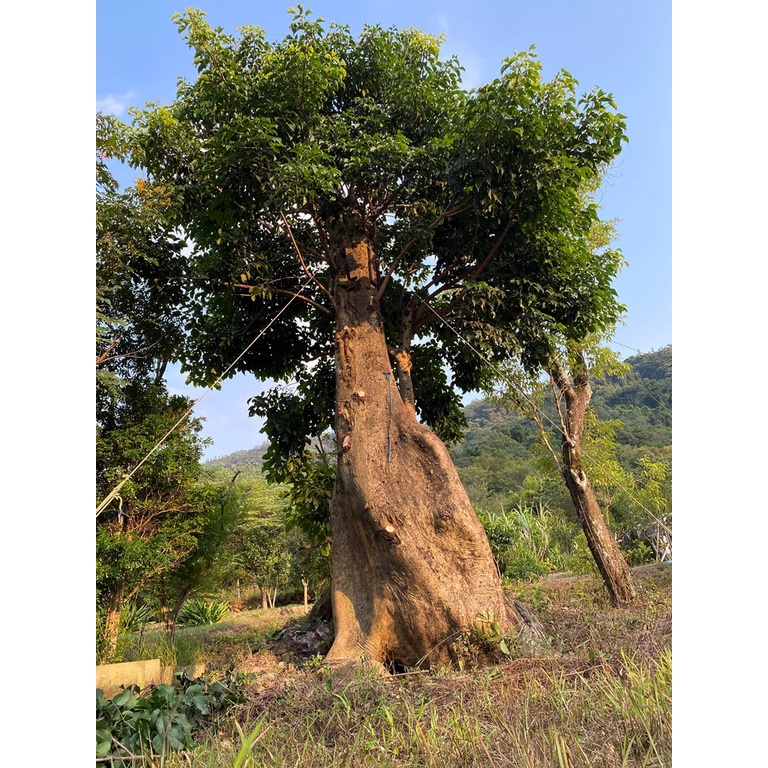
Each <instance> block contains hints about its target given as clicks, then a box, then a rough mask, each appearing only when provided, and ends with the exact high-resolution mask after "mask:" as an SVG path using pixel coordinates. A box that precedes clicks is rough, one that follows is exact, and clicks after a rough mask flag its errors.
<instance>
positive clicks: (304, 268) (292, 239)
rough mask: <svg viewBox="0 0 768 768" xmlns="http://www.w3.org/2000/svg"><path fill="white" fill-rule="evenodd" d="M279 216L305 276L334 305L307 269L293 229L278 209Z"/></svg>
mask: <svg viewBox="0 0 768 768" xmlns="http://www.w3.org/2000/svg"><path fill="white" fill-rule="evenodd" d="M280 216H281V218H282V220H283V224H285V226H286V228H287V229H288V235H289V237H290V238H291V242H292V243H293V247H294V248H295V249H296V255H297V256H298V257H299V261H300V262H301V267H302V269H303V270H304V274H306V276H307V277H308V278H310V279H311V280H312V281H313V282H314V283H315V284H316V285H317V287H318V288H320V290H321V291H322V292H323V293H324V294H325V295H326V296H327V297H328V298H329V299H330V300H331V305H332V306H335V304H334V301H333V296H331V293H330V291H329V290H328V289H327V288H326V287H325V286H324V285H323V284H322V283H321V282H320V281H319V280H318V279H317V278H316V277H315V276H314V275H313V274H312V273H311V272H310V271H309V269H307V265H306V264H305V263H304V257H303V256H302V255H301V249H300V248H299V245H298V243H297V242H296V238H295V237H294V236H293V230H292V229H291V225H290V224H289V223H288V219H287V218H286V217H285V213H283V211H280ZM318 306H319V305H318Z"/></svg>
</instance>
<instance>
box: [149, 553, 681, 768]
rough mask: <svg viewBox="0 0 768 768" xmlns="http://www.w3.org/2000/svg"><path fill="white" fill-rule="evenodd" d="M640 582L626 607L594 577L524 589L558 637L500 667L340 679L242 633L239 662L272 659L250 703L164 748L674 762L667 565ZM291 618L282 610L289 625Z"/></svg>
mask: <svg viewBox="0 0 768 768" xmlns="http://www.w3.org/2000/svg"><path fill="white" fill-rule="evenodd" d="M638 586H639V588H640V589H639V593H640V599H639V600H638V602H637V604H636V605H633V606H632V607H630V608H623V609H618V610H617V609H612V608H610V606H609V605H608V601H607V599H605V597H604V596H603V592H602V586H601V585H600V583H599V582H598V581H597V580H596V579H594V578H592V577H586V578H572V579H553V580H542V581H539V582H537V583H536V584H534V585H519V586H518V587H517V588H513V589H512V591H513V592H514V593H515V596H516V597H517V598H518V599H522V600H526V601H527V602H528V603H529V605H531V606H532V607H533V608H534V610H535V612H536V614H537V616H538V617H539V619H540V620H541V622H542V625H543V626H544V627H545V629H546V631H547V634H548V635H549V637H550V647H549V649H548V650H547V652H546V653H543V654H541V655H539V656H537V657H535V658H518V659H515V660H512V661H507V662H505V663H502V664H499V665H498V666H494V667H486V668H476V669H465V670H463V671H458V670H436V671H429V672H422V671H415V670H414V671H411V672H410V673H407V674H404V675H400V676H393V677H391V678H387V679H382V678H377V677H373V676H371V675H369V674H363V673H359V674H358V676H357V677H355V678H354V679H352V680H351V681H349V682H347V683H345V684H341V683H340V682H339V680H338V679H332V678H331V677H329V673H328V671H327V670H325V669H324V668H323V667H322V666H321V665H319V664H317V663H310V664H306V663H305V664H298V663H296V664H285V663H284V662H280V661H279V660H278V659H277V658H276V657H274V655H273V654H272V655H271V651H270V650H269V649H268V648H265V647H264V645H263V644H262V646H261V650H260V651H259V652H258V653H257V654H256V656H254V655H253V654H249V656H248V657H247V658H246V657H245V656H244V655H243V653H242V647H241V646H240V645H239V643H238V642H235V641H231V642H230V641H227V642H229V645H228V648H229V649H230V650H232V651H234V652H235V656H236V657H237V658H238V659H240V661H239V662H238V661H236V664H242V665H244V667H243V668H247V667H248V665H250V667H251V669H255V667H256V666H258V665H262V672H263V674H262V675H261V677H258V678H257V679H256V681H255V682H254V683H253V684H252V687H251V688H250V689H249V693H248V700H247V702H246V703H245V704H243V705H240V706H239V707H238V708H237V709H236V710H234V711H232V712H231V713H230V714H229V715H228V717H227V718H225V719H224V720H222V721H220V722H219V723H218V724H217V725H216V727H215V728H213V729H211V730H209V731H208V732H206V733H201V734H198V743H199V747H198V748H197V749H196V750H195V752H194V753H189V754H170V755H167V756H165V757H164V759H163V763H162V765H164V766H166V767H167V768H180V766H190V765H192V766H205V767H206V768H233V766H237V767H238V768H257V767H258V768H260V767H261V766H297V768H298V767H300V768H304V767H307V768H313V767H317V768H321V767H322V768H327V767H328V766H350V767H353V766H354V767H357V766H382V767H383V768H388V767H389V766H391V767H392V768H395V767H397V768H406V767H409V766H412V767H413V768H416V767H417V766H418V768H429V767H430V766H435V767H439V768H473V767H474V766H476V767H477V768H481V767H482V768H502V766H505V767H507V768H511V767H512V766H514V767H515V768H581V767H582V766H584V767H585V768H587V767H588V768H616V767H619V766H620V767H625V766H626V767H627V768H641V767H643V768H644V767H646V766H647V767H649V768H650V767H654V768H655V767H656V766H659V767H661V766H669V765H671V741H672V736H671V650H670V646H671V573H670V570H669V568H668V567H664V568H657V567H655V566H654V567H651V568H646V569H643V571H642V575H641V576H639V577H638ZM265 613H266V612H265ZM273 613H276V612H273ZM287 618H288V617H287V616H286V615H283V616H282V617H279V614H278V615H277V616H275V620H276V621H278V620H279V621H281V622H282V623H283V624H284V623H285V622H286V619H287ZM240 621H241V623H245V619H241V620H240ZM220 626H221V625H217V626H216V628H215V629H216V630H217V632H214V631H213V628H208V634H207V638H208V639H207V640H206V645H205V648H206V653H211V654H213V655H211V656H209V658H208V661H209V666H210V662H211V660H212V659H213V658H217V659H222V658H223V655H224V654H223V650H224V648H223V646H221V643H222V642H223V641H222V640H221V638H222V637H225V636H226V633H221V632H218V630H219V627H220ZM230 629H232V628H230ZM234 629H236V630H237V627H234ZM249 631H250V632H255V630H254V629H253V628H251V629H250V630H249ZM264 632H267V629H266V627H265V628H264ZM217 634H218V638H217ZM236 634H237V632H234V633H232V637H234V636H236ZM264 636H266V635H264ZM251 638H252V639H253V638H255V634H254V635H251ZM249 642H251V641H249ZM208 643H212V644H211V645H208ZM217 644H219V645H218V648H217ZM208 649H211V650H210V651H209V650H208ZM139 764H140V763H137V765H139ZM160 764H161V763H160V759H159V758H156V763H153V762H152V761H151V760H150V759H149V758H145V762H144V763H142V765H144V766H154V765H158V766H159V765H160Z"/></svg>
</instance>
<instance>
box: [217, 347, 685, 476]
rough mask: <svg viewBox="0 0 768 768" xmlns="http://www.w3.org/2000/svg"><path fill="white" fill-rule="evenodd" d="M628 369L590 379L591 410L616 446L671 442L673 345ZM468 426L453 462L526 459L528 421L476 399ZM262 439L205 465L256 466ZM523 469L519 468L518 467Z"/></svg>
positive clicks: (530, 434) (530, 438)
mask: <svg viewBox="0 0 768 768" xmlns="http://www.w3.org/2000/svg"><path fill="white" fill-rule="evenodd" d="M625 362H627V363H628V364H629V365H630V368H631V370H630V373H629V375H628V376H626V377H625V378H623V379H617V378H615V377H610V378H608V379H605V380H597V381H593V382H592V389H593V395H592V408H594V410H595V412H596V413H597V415H598V416H599V417H600V418H601V419H602V420H607V419H619V420H620V421H621V422H622V427H621V428H620V429H619V430H618V432H617V434H616V441H617V443H619V445H627V446H635V447H639V446H648V447H658V446H666V445H671V444H672V345H671V344H670V345H668V346H666V347H663V348H662V349H659V350H655V351H652V352H646V353H642V354H638V355H634V356H633V357H629V358H627V359H626V361H625ZM464 413H465V416H466V418H467V424H468V429H467V432H466V434H465V436H464V440H463V441H462V442H461V443H459V444H458V445H456V446H454V447H453V448H452V449H451V454H452V456H453V458H454V461H455V462H456V464H457V466H462V465H465V466H466V465H468V464H470V463H474V460H475V458H476V457H478V456H481V455H483V456H497V457H498V456H505V457H509V458H514V459H517V460H519V461H521V462H525V461H526V459H527V456H528V452H529V449H530V446H531V444H532V443H534V442H535V440H536V433H535V430H534V428H533V426H532V425H531V423H530V421H529V420H528V419H527V418H526V417H524V416H520V415H519V414H517V413H514V412H507V411H505V410H504V409H503V408H502V407H500V406H497V405H494V404H492V403H491V402H489V401H488V400H485V399H481V400H475V401H474V402H472V403H470V404H469V405H467V406H466V407H465V408H464ZM267 448H268V444H267V443H262V444H261V445H258V446H256V447H255V448H251V449H250V450H243V451H236V452H235V453H230V454H229V455H227V456H223V457H221V458H218V459H212V460H211V461H207V462H206V465H209V466H210V465H222V466H225V467H242V466H246V465H255V466H257V467H259V468H260V467H261V466H262V464H263V461H264V454H265V453H266V450H267ZM520 471H521V472H522V469H521V470H520Z"/></svg>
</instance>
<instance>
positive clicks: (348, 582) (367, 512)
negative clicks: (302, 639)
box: [327, 237, 522, 666]
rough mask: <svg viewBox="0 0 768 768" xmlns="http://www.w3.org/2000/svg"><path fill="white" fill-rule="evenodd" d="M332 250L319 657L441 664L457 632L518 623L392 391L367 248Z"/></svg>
mask: <svg viewBox="0 0 768 768" xmlns="http://www.w3.org/2000/svg"><path fill="white" fill-rule="evenodd" d="M341 248H342V253H341V254H340V255H339V261H340V262H341V264H342V268H341V269H339V271H338V273H337V275H336V278H335V280H334V291H333V295H334V301H335V304H336V403H337V413H336V437H337V440H338V449H339V450H338V471H337V480H336V489H335V492H334V496H333V500H332V502H331V534H332V542H333V546H332V575H333V578H332V604H333V619H334V627H335V640H334V643H333V646H332V647H331V649H330V651H329V653H328V657H327V658H328V661H330V662H337V663H339V664H343V663H348V662H353V661H354V662H356V661H358V660H360V659H361V658H363V657H364V658H365V660H367V661H368V662H370V663H372V664H374V665H377V664H382V663H386V662H389V663H393V664H395V663H396V664H400V665H404V666H415V665H423V666H430V665H434V664H439V663H446V662H449V661H451V660H452V659H453V658H455V653H454V650H453V648H452V641H453V640H454V639H455V638H456V637H457V636H458V634H460V633H461V632H462V631H465V630H468V629H470V628H471V627H473V626H476V627H480V626H482V624H483V622H484V621H485V622H488V621H489V620H491V619H495V620H496V621H498V622H499V625H500V626H501V627H502V628H503V629H504V630H505V631H508V632H509V633H510V634H514V632H515V631H516V630H517V629H518V628H519V627H520V626H521V621H522V620H521V619H520V617H519V615H518V614H517V612H516V611H515V609H514V607H513V606H511V605H510V604H509V603H508V602H507V601H506V599H505V596H504V594H503V591H502V587H501V580H500V578H499V574H498V571H497V568H496V565H495V563H494V560H493V556H492V554H491V550H490V547H489V545H488V540H487V537H486V535H485V531H484V530H483V527H482V524H481V523H480V521H479V520H478V518H477V515H476V514H475V512H474V510H473V509H472V506H471V504H470V502H469V499H468V497H467V494H466V492H465V491H464V488H463V486H462V484H461V481H460V480H459V477H458V474H457V472H456V469H455V467H454V466H453V462H452V461H451V459H450V456H449V455H448V451H447V450H446V448H445V446H444V445H443V444H442V442H441V441H440V440H439V439H438V438H437V437H436V436H435V435H434V434H433V433H432V432H431V431H430V430H429V429H427V428H426V427H424V426H422V425H421V424H419V423H418V422H417V420H416V417H415V413H414V410H413V407H412V404H411V403H408V404H406V403H405V402H404V401H403V398H402V397H401V396H400V393H399V391H398V387H397V383H396V381H395V379H394V376H393V372H392V369H391V367H390V357H389V354H388V351H387V343H386V339H385V337H384V331H383V326H382V319H381V315H380V312H379V308H378V306H377V304H376V302H375V300H374V296H375V292H376V275H375V274H374V268H373V264H374V263H375V262H374V258H373V249H372V246H371V244H370V242H369V241H367V240H366V239H365V238H364V237H358V238H357V239H349V240H347V241H346V242H344V243H343V244H342V246H341ZM409 394H410V393H409ZM408 399H410V398H409V397H406V400H408Z"/></svg>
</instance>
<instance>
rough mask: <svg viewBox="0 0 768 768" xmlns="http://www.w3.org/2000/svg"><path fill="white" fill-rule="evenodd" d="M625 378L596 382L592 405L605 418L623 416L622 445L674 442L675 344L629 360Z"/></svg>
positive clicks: (620, 431) (659, 444)
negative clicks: (673, 374) (673, 375)
mask: <svg viewBox="0 0 768 768" xmlns="http://www.w3.org/2000/svg"><path fill="white" fill-rule="evenodd" d="M625 362H627V363H629V365H630V366H631V369H632V370H631V372H630V374H629V375H628V376H626V377H625V378H623V379H616V378H613V377H611V378H609V379H606V380H604V381H597V382H594V383H593V385H592V389H593V390H594V393H593V395H592V408H594V409H595V413H597V415H598V416H599V417H600V418H601V419H603V420H607V419H619V420H620V421H621V422H622V424H623V426H622V427H621V429H620V430H619V431H618V432H617V433H616V442H617V443H619V444H620V445H622V444H623V445H633V446H640V445H647V446H662V445H671V444H672V345H671V344H669V345H667V346H666V347H663V348H662V349H659V350H656V351H654V352H646V353H644V354H639V355H635V356H634V357H629V358H627V359H626V361H625Z"/></svg>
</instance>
